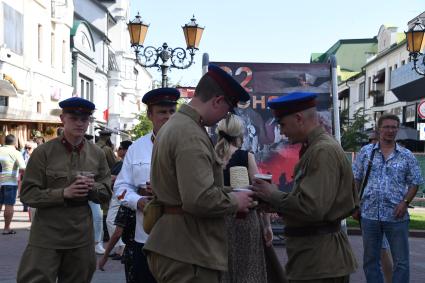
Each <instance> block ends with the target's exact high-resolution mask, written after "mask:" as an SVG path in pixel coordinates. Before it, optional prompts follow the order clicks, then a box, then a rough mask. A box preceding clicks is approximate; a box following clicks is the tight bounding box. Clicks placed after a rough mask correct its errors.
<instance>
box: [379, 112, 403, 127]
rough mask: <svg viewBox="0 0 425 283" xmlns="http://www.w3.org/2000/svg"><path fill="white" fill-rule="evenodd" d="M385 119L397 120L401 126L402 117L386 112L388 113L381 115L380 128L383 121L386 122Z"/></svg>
mask: <svg viewBox="0 0 425 283" xmlns="http://www.w3.org/2000/svg"><path fill="white" fill-rule="evenodd" d="M384 120H394V121H397V124H398V126H400V118H399V117H398V116H397V115H394V114H389V113H386V114H383V115H381V117H379V119H378V128H380V127H381V126H382V123H383V122H384Z"/></svg>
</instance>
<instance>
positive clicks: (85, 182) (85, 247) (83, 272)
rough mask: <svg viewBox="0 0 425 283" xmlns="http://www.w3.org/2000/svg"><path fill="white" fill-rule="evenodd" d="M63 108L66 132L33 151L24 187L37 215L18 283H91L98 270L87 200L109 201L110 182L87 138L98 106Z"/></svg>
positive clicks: (72, 102) (74, 103)
mask: <svg viewBox="0 0 425 283" xmlns="http://www.w3.org/2000/svg"><path fill="white" fill-rule="evenodd" d="M59 106H60V107H61V108H62V114H61V116H60V118H61V121H62V123H63V126H64V133H63V135H62V136H59V137H57V138H55V139H53V140H51V141H49V142H47V143H45V144H43V145H40V146H39V147H37V148H36V149H35V150H34V152H33V154H32V155H31V159H30V160H29V162H28V165H27V170H26V171H25V175H24V179H23V182H22V189H21V200H22V201H23V202H25V203H27V204H28V205H29V206H30V207H35V208H37V212H36V214H35V217H34V219H33V222H32V226H31V232H30V237H29V243H28V246H27V248H26V249H25V251H24V253H23V255H22V258H21V263H20V266H19V270H18V276H17V282H18V283H28V282H31V283H38V282H39V283H55V282H58V283H66V282H69V283H75V282H81V283H83V282H87V283H88V282H90V281H91V278H92V275H93V272H94V271H95V269H96V257H95V253H94V242H93V240H94V238H93V224H92V213H91V210H90V207H89V205H88V201H89V200H90V201H93V202H96V203H101V202H106V201H108V200H109V199H110V197H111V190H110V184H111V177H110V172H109V168H108V165H107V163H106V160H105V155H104V153H103V152H102V150H101V149H100V148H99V147H97V146H96V145H94V144H91V143H89V142H87V141H86V140H85V139H84V133H85V132H86V130H87V127H88V125H89V121H90V116H91V114H92V112H93V111H94V108H95V105H94V104H93V103H91V102H90V101H88V100H85V99H82V98H79V97H72V98H69V99H66V100H64V101H61V102H60V103H59ZM78 171H80V172H81V171H86V173H85V175H86V176H84V173H82V172H81V173H80V172H78ZM87 172H90V173H92V174H93V175H94V177H90V176H87V175H89V173H87Z"/></svg>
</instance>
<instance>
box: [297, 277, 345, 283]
mask: <svg viewBox="0 0 425 283" xmlns="http://www.w3.org/2000/svg"><path fill="white" fill-rule="evenodd" d="M348 282H350V275H346V276H342V277H335V278H323V279H315V280H289V283H348Z"/></svg>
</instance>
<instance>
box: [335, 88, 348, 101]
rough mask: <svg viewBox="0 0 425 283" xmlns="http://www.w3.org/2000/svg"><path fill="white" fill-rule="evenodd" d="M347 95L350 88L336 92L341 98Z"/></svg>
mask: <svg viewBox="0 0 425 283" xmlns="http://www.w3.org/2000/svg"><path fill="white" fill-rule="evenodd" d="M349 95H350V89H349V88H346V89H344V90H342V91H340V92H339V93H338V99H339V100H342V99H343V98H345V97H349Z"/></svg>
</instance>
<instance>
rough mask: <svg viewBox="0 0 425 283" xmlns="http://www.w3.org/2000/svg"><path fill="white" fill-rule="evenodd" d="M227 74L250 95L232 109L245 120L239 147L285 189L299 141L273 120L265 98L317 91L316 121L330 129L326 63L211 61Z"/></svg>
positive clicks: (289, 185) (289, 179)
mask: <svg viewBox="0 0 425 283" xmlns="http://www.w3.org/2000/svg"><path fill="white" fill-rule="evenodd" d="M211 63H213V64H216V65H218V66H220V67H221V68H223V69H224V70H226V71H227V72H228V73H229V74H231V75H232V76H233V77H234V78H235V79H236V80H237V81H238V82H239V83H240V84H241V85H242V86H243V87H244V88H245V89H246V90H247V91H248V92H249V93H250V95H251V100H250V101H249V102H248V103H246V104H239V105H238V108H237V109H236V113H237V114H238V115H239V116H240V117H241V119H242V120H243V121H244V124H245V129H246V130H245V134H244V142H243V146H242V148H243V149H245V150H249V151H251V152H253V153H254V154H255V157H256V160H257V164H258V167H259V169H260V171H261V172H262V173H267V172H269V173H271V174H273V182H274V183H275V184H279V188H280V189H281V190H283V191H288V190H289V189H290V188H291V187H292V179H293V169H294V166H295V164H296V162H297V161H298V152H299V149H300V145H299V144H290V143H289V142H288V140H287V138H286V137H285V136H283V135H281V134H280V130H279V128H278V125H277V124H276V123H274V122H273V117H272V114H271V111H270V110H269V109H268V108H267V101H268V100H269V99H272V98H274V97H277V96H281V95H287V94H288V93H291V92H296V91H305V92H313V93H316V94H317V95H318V110H319V115H320V121H321V123H322V124H323V125H324V126H325V128H326V129H327V130H328V131H329V132H332V123H331V112H330V111H329V108H330V106H331V103H332V100H331V98H330V88H331V75H330V67H329V65H328V64H280V63H236V62H211Z"/></svg>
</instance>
